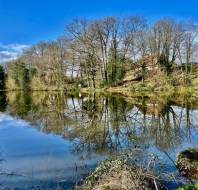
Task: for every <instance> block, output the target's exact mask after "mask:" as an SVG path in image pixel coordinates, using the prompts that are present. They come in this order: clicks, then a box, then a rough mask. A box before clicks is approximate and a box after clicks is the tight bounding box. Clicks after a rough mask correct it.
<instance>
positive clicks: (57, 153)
mask: <svg viewBox="0 0 198 190" xmlns="http://www.w3.org/2000/svg"><path fill="white" fill-rule="evenodd" d="M71 148H72V147H71V143H69V142H68V141H66V140H64V139H62V138H61V137H58V136H55V135H46V134H43V133H41V132H38V131H37V130H36V129H33V128H30V126H29V124H28V123H26V122H24V121H22V120H16V119H13V118H12V117H10V116H7V115H5V114H0V151H1V152H2V157H3V159H4V161H3V162H2V164H1V169H2V171H6V172H9V173H10V172H13V173H14V174H17V175H18V174H19V175H24V176H25V177H7V178H6V177H5V176H3V177H1V178H0V183H3V184H11V183H13V184H15V185H16V183H17V184H20V183H21V182H23V183H24V184H23V186H24V185H25V184H26V183H29V182H28V181H30V179H31V182H33V181H34V180H35V181H36V182H38V181H46V182H47V183H48V182H49V181H53V180H56V178H58V177H59V178H60V179H64V180H66V181H67V180H69V181H72V179H73V178H74V176H75V167H76V165H77V166H78V167H80V168H81V167H83V168H84V167H85V166H86V165H89V166H90V165H91V166H93V165H95V164H96V163H97V162H98V161H97V160H98V159H92V160H89V162H88V163H87V160H85V161H83V160H80V159H79V158H78V157H77V156H74V155H72V154H71ZM79 170H80V171H79V172H80V173H85V172H88V169H82V168H81V169H79ZM32 179H33V180H32ZM15 180H17V182H16V181H15ZM26 180H27V181H26Z"/></svg>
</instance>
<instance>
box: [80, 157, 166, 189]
mask: <svg viewBox="0 0 198 190" xmlns="http://www.w3.org/2000/svg"><path fill="white" fill-rule="evenodd" d="M80 189H81V190H122V189H123V190H127V189H128V190H136V189H141V190H151V189H159V190H162V189H166V188H165V187H164V186H162V185H161V184H160V182H159V180H158V178H157V177H156V176H155V175H154V174H153V173H151V172H149V171H147V170H145V169H141V168H137V167H132V166H129V165H128V164H127V163H125V162H124V161H122V160H119V159H116V160H106V161H104V162H102V163H101V164H100V165H99V166H98V167H97V168H96V170H95V171H94V172H93V173H92V174H91V175H90V176H89V177H87V179H86V180H85V183H84V185H83V186H82V187H81V188H80Z"/></svg>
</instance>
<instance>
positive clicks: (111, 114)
mask: <svg viewBox="0 0 198 190" xmlns="http://www.w3.org/2000/svg"><path fill="white" fill-rule="evenodd" d="M7 96H8V100H9V111H10V112H11V114H13V115H17V116H19V117H23V118H24V119H27V120H28V121H30V122H32V123H33V124H34V125H35V126H38V128H39V127H40V130H42V131H43V132H46V133H55V134H59V135H62V136H63V137H64V138H66V139H68V140H71V141H72V142H73V144H74V149H73V152H74V153H76V154H79V155H82V156H90V155H91V153H99V154H105V155H106V154H110V153H116V152H119V151H121V150H126V149H131V148H133V147H137V146H139V147H142V146H143V147H145V146H147V145H149V144H154V145H155V146H157V147H158V148H159V149H161V150H163V151H167V150H169V149H172V148H175V147H177V146H179V145H180V144H181V143H182V141H184V140H185V139H186V138H187V137H188V134H189V128H190V126H191V122H190V117H191V112H190V109H191V106H190V103H189V102H186V101H185V99H184V102H183V106H181V107H179V106H176V104H175V103H174V104H173V102H171V101H169V100H167V99H165V100H163V101H162V100H158V99H155V100H152V99H149V98H145V97H141V98H139V99H136V100H135V101H132V102H133V103H130V102H129V103H128V102H126V101H125V99H123V98H121V97H117V96H115V97H112V96H100V95H98V94H90V95H88V96H87V97H84V96H82V97H80V98H79V97H75V96H65V95H64V94H61V93H58V92H53V93H45V92H42V93H40V92H33V93H31V94H25V93H22V92H18V93H8V95H7ZM134 102H135V103H134ZM185 114H186V115H185ZM184 120H185V121H184ZM184 123H187V126H188V127H184V126H183V124H184Z"/></svg>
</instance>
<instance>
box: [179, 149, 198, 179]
mask: <svg viewBox="0 0 198 190" xmlns="http://www.w3.org/2000/svg"><path fill="white" fill-rule="evenodd" d="M177 168H178V169H179V171H180V172H181V173H182V175H184V176H186V177H188V178H190V179H195V180H198V149H197V148H190V149H188V150H185V151H183V152H181V153H179V155H178V157H177Z"/></svg>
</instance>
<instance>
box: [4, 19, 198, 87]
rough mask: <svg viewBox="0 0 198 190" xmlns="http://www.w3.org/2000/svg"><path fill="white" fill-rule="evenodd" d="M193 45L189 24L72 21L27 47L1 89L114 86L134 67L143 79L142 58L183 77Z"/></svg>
mask: <svg viewBox="0 0 198 190" xmlns="http://www.w3.org/2000/svg"><path fill="white" fill-rule="evenodd" d="M197 45H198V25H197V24H196V23H193V22H188V21H183V22H181V21H177V20H173V19H160V20H158V21H156V22H155V23H152V24H150V22H147V20H146V19H145V18H143V17H139V16H131V17H127V18H115V17H107V18H104V19H99V20H87V19H74V20H73V21H72V22H71V23H70V24H68V25H67V26H66V27H65V32H64V35H63V36H61V37H60V38H58V39H57V40H55V41H49V42H40V43H38V44H36V45H33V46H32V47H31V48H29V49H27V50H26V51H25V52H24V53H23V55H22V56H21V57H20V58H18V59H17V60H15V61H12V62H10V63H8V64H7V72H8V78H7V87H8V88H21V89H23V88H27V87H29V88H33V89H38V88H46V87H54V88H60V89H64V88H67V86H69V85H70V84H72V85H73V86H74V84H76V87H78V86H83V87H90V88H99V87H104V86H107V85H108V86H111V85H117V84H119V83H121V82H122V80H123V78H124V76H125V74H126V73H127V72H128V71H133V70H135V69H136V68H137V67H139V68H140V71H141V72H140V73H141V75H140V76H141V78H142V79H144V78H145V75H146V73H147V62H145V61H144V60H145V59H144V58H145V57H147V58H149V57H152V58H153V59H155V60H157V66H158V67H160V69H161V71H163V72H164V73H165V74H166V75H170V74H171V73H172V72H173V70H174V69H175V68H178V67H179V68H180V71H181V72H182V73H184V74H185V75H186V74H189V73H190V72H191V71H192V65H193V63H194V62H196V54H198V49H197V48H198V46H197ZM154 66H155V67H156V65H154Z"/></svg>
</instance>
